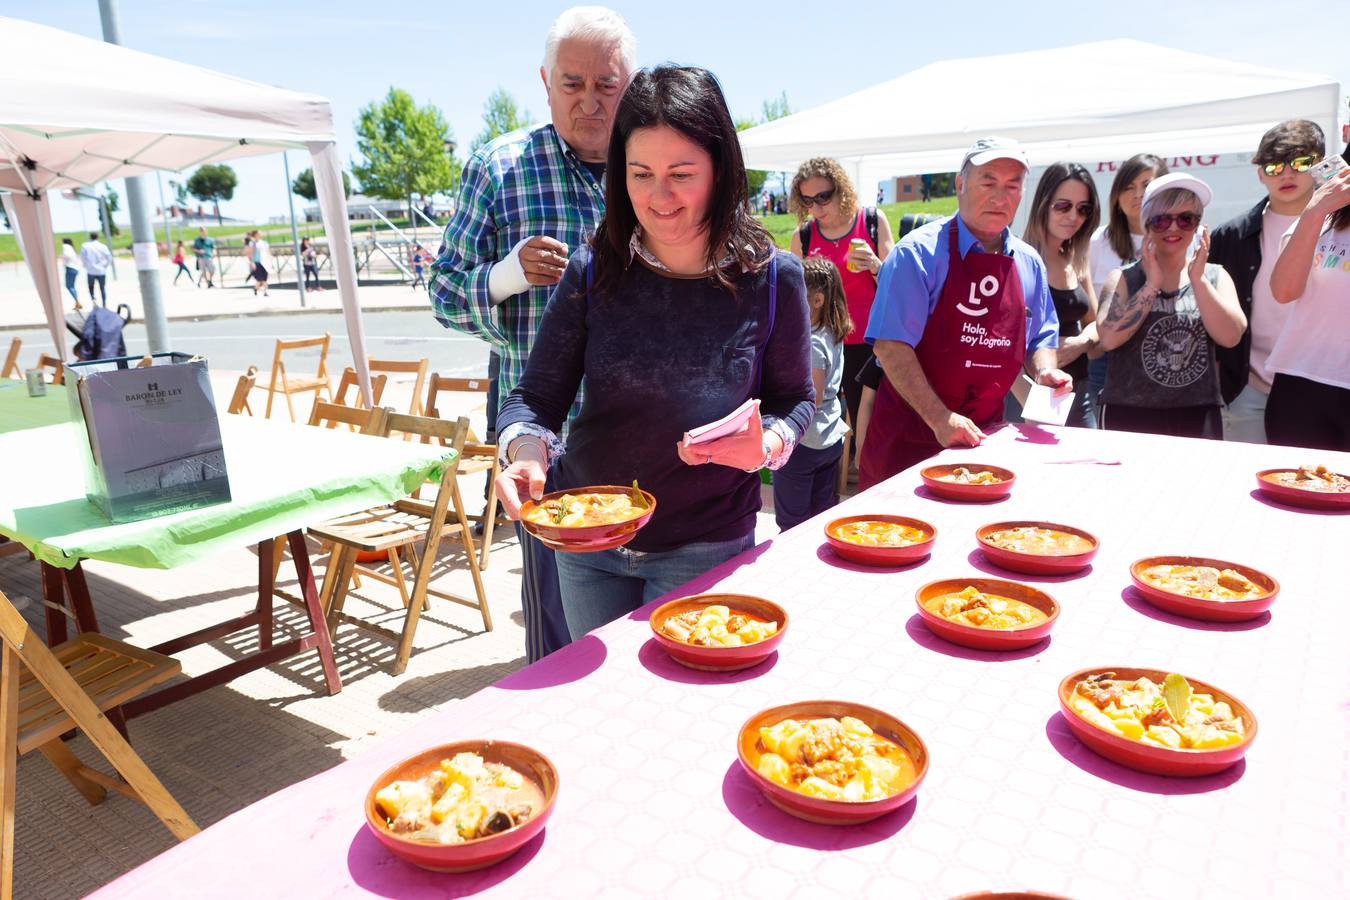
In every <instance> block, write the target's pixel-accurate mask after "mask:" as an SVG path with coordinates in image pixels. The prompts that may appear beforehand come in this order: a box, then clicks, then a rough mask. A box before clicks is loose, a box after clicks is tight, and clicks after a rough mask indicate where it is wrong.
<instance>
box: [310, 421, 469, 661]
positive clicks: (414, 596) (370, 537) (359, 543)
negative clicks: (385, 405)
mask: <svg viewBox="0 0 1350 900" xmlns="http://www.w3.org/2000/svg"><path fill="white" fill-rule="evenodd" d="M384 431H385V433H386V435H387V434H390V433H402V434H411V435H413V436H415V437H422V436H425V437H428V438H431V439H433V440H444V441H445V442H447V444H448V445H449V446H450V447H452V448H454V449H455V450H457V451H458V450H462V449H463V447H464V442H465V438H466V437H467V436H468V433H469V420H468V419H466V418H463V417H461V418H460V419H459V420H458V421H455V422H447V421H442V420H440V419H431V418H426V417H423V416H409V415H404V414H402V413H389V415H388V417H387V418H386V420H385V423H384ZM457 462H458V456H456V458H455V462H451V463H448V464H447V465H446V466H445V467H444V471H443V472H442V473H441V477H440V480H439V482H438V484H437V489H436V497H435V499H434V500H421V499H416V498H412V497H409V498H406V499H404V500H399V501H397V502H395V503H392V504H390V505H389V506H385V507H381V508H379V509H372V510H367V511H365V512H361V513H355V514H353V515H349V516H341V517H339V518H337V519H333V520H331V521H328V522H325V523H323V524H322V525H317V526H313V527H311V528H310V529H309V533H310V534H311V535H313V536H314V537H316V538H319V539H321V540H327V541H331V542H332V544H333V547H334V552H333V555H332V556H331V557H330V558H329V563H328V564H329V568H330V572H328V573H325V574H324V588H325V591H324V594H323V597H322V598H321V599H322V601H323V603H324V608H325V609H326V610H327V614H328V625H329V631H330V632H331V631H332V630H333V629H334V628H335V627H336V625H337V622H338V621H343V622H348V623H350V624H353V625H356V626H357V627H359V628H364V629H365V630H367V631H371V632H374V633H376V634H380V635H383V636H385V637H389V638H392V639H394V640H396V641H398V652H397V655H396V657H395V659H394V665H393V667H392V670H391V671H392V672H393V674H395V675H398V674H400V673H401V672H403V670H404V669H405V668H407V666H408V657H409V656H410V655H411V653H412V642H413V635H414V634H415V633H416V631H417V622H418V620H419V619H420V617H421V615H422V608H423V607H424V606H425V605H426V603H427V598H428V597H429V596H433V597H440V598H442V599H445V600H449V601H451V602H453V603H458V604H461V605H463V606H468V607H471V608H474V609H477V610H478V611H479V613H480V614H481V615H482V617H483V627H484V629H486V630H487V631H491V630H492V614H491V612H490V611H489V610H488V604H487V595H486V592H485V591H484V589H483V578H482V575H481V573H480V572H479V568H478V556H477V553H475V549H474V546H473V537H472V534H471V532H470V525H469V522H468V520H467V519H466V518H465V517H464V504H463V501H462V499H461V498H460V495H459V484H458V482H457V480H456V477H455V476H456V473H457V470H458V466H457V465H456V463H457ZM452 505H453V510H454V514H453V518H450V516H451V509H452ZM447 532H449V533H452V534H455V535H457V536H458V538H459V542H460V544H461V546H463V548H464V556H465V559H466V560H467V561H468V566H469V575H470V577H472V579H473V585H474V592H475V595H476V598H477V599H476V600H470V599H468V598H465V597H460V596H458V595H456V594H451V593H448V592H445V591H438V590H433V589H432V588H431V587H430V582H431V575H432V569H433V568H434V567H435V566H436V562H437V551H438V550H439V549H440V543H441V538H442V536H443V535H445V534H446V533H447ZM418 544H421V545H422V548H421V552H420V553H419V552H418V549H417V545H418ZM404 548H406V552H407V555H408V557H409V562H410V563H411V565H412V568H413V571H414V578H413V583H412V589H411V591H410V592H409V593H408V608H407V611H406V612H405V614H404V618H403V628H402V630H401V632H399V633H394V632H392V631H390V630H388V629H386V628H381V627H380V626H378V625H375V624H374V623H371V622H367V621H365V620H363V619H360V618H357V617H355V616H351V615H348V614H347V613H345V612H343V604H344V601H345V600H346V598H347V592H348V589H349V587H350V583H351V575H352V571H353V569H354V567H355V565H356V555H357V553H358V552H365V553H373V552H387V551H389V550H395V549H404ZM367 574H370V575H374V573H372V572H370V571H369V570H367ZM377 577H378V579H379V580H381V581H385V582H386V583H391V582H392V579H389V578H386V577H384V576H377ZM402 577H403V573H402V569H401V567H398V568H397V569H396V571H395V573H394V578H399V579H401V578H402Z"/></svg>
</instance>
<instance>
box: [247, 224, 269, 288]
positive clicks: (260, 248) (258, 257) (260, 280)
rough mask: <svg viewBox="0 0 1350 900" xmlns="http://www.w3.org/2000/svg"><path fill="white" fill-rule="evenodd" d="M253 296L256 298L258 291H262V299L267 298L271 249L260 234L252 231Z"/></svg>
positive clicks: (256, 230)
mask: <svg viewBox="0 0 1350 900" xmlns="http://www.w3.org/2000/svg"><path fill="white" fill-rule="evenodd" d="M252 254H253V255H252V259H253V296H255V297H256V296H258V291H259V289H261V290H262V294H263V296H264V297H267V296H269V294H268V292H267V278H268V272H267V269H268V265H269V264H270V263H271V262H272V254H271V248H270V247H268V245H267V241H265V240H263V236H262V232H261V231H259V230H258V229H256V228H255V229H253V249H252Z"/></svg>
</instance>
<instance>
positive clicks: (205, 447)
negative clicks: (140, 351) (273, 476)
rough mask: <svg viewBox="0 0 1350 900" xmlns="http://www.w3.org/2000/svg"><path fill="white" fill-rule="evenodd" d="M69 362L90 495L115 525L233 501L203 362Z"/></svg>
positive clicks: (159, 357)
mask: <svg viewBox="0 0 1350 900" xmlns="http://www.w3.org/2000/svg"><path fill="white" fill-rule="evenodd" d="M143 359H144V357H118V358H115V359H101V360H90V361H88V362H71V363H67V364H66V384H67V389H68V394H69V396H70V407H71V419H72V421H73V422H74V423H75V425H76V432H77V434H79V433H83V434H84V435H86V436H87V437H88V440H87V441H85V442H83V443H84V447H85V449H86V450H87V451H88V452H87V453H86V454H85V459H86V467H85V493H86V495H87V496H88V497H89V499H90V501H91V502H93V503H94V504H95V505H96V506H98V507H99V508H100V509H102V510H103V513H104V514H105V515H106V516H107V517H108V518H109V519H111V520H112V521H114V522H132V521H136V520H138V519H147V518H150V517H152V516H162V515H167V514H169V513H174V512H180V511H182V510H186V509H197V508H199V507H203V506H210V505H212V504H216V503H228V502H229V501H230V479H229V475H228V473H227V472H226V469H225V451H224V448H223V447H222V445H221V440H220V420H219V419H218V417H217V415H216V402H215V397H214V395H213V394H212V393H211V381H210V378H209V377H208V375H207V369H206V361H205V360H204V359H201V358H200V357H191V356H188V355H187V354H186V353H156V354H153V355H152V356H151V357H150V360H151V362H152V364H151V365H148V366H143V367H138V365H137V364H138V363H141V362H142V361H143Z"/></svg>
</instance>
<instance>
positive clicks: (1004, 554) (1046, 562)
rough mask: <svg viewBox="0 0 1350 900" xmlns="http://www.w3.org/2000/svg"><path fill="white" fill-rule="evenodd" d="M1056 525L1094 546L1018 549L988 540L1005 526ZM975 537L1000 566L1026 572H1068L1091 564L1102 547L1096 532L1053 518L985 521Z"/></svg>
mask: <svg viewBox="0 0 1350 900" xmlns="http://www.w3.org/2000/svg"><path fill="white" fill-rule="evenodd" d="M1019 527H1022V528H1053V529H1054V530H1055V531H1063V532H1066V533H1068V534H1076V535H1078V536H1079V537H1081V538H1086V539H1087V540H1089V541H1091V542H1092V549H1091V550H1088V551H1086V552H1084V553H1062V554H1060V553H1056V554H1046V553H1023V552H1021V551H1018V550H1007V549H1005V548H1003V547H997V546H995V545H994V544H993V543H991V542H990V541H989V535H991V534H993V533H994V532H995V531H1001V530H1003V529H1005V528H1019ZM975 540H977V541H979V543H980V552H981V553H983V554H984V555H985V557H986V558H987V559H988V560H989V561H990V562H992V563H994V564H995V565H997V566H1002V567H1003V568H1005V569H1011V570H1012V571H1014V572H1026V573H1027V574H1029V575H1063V574H1065V573H1066V572H1077V571H1079V570H1080V569H1086V568H1087V567H1088V566H1090V565H1091V564H1092V560H1093V558H1094V557H1095V556H1096V555H1097V551H1098V550H1100V549H1101V542H1100V541H1098V540H1097V538H1096V536H1095V535H1093V534H1092V533H1090V532H1087V531H1084V530H1083V529H1081V528H1074V527H1073V526H1072V525H1059V524H1056V523H1054V522H1031V521H1016V522H994V523H992V524H989V525H985V526H984V527H983V528H981V529H979V530H978V531H976V532H975Z"/></svg>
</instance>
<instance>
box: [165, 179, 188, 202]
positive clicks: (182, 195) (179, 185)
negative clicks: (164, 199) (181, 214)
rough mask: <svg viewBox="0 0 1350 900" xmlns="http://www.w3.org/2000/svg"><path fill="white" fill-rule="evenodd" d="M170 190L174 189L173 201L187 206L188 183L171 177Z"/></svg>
mask: <svg viewBox="0 0 1350 900" xmlns="http://www.w3.org/2000/svg"><path fill="white" fill-rule="evenodd" d="M169 190H171V191H173V202H174V203H175V204H177V205H178V206H180V207H182V208H183V209H186V208H187V202H188V190H187V185H186V184H183V182H181V181H175V180H173V179H172V178H170V179H169Z"/></svg>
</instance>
